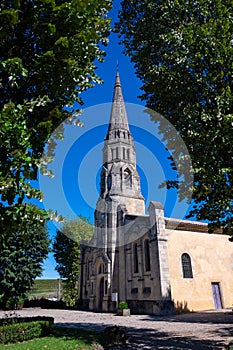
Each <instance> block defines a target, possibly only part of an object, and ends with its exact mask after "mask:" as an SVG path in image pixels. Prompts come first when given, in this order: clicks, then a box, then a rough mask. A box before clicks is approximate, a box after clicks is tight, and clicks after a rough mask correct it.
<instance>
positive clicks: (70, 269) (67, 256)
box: [53, 216, 93, 306]
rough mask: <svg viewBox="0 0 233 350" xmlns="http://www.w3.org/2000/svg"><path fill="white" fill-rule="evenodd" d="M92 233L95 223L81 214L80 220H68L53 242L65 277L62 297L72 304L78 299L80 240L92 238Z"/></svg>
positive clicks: (60, 270) (55, 255)
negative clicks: (92, 223) (91, 222)
mask: <svg viewBox="0 0 233 350" xmlns="http://www.w3.org/2000/svg"><path fill="white" fill-rule="evenodd" d="M92 235H93V225H91V224H90V223H89V222H88V221H87V219H86V218H84V217H82V216H79V218H78V220H71V221H68V222H67V223H65V224H64V225H63V227H62V229H61V231H57V234H56V238H55V241H54V243H53V252H54V257H55V260H56V263H57V266H56V270H57V271H58V273H59V275H60V276H61V278H63V279H65V281H63V291H62V297H63V298H64V300H65V301H66V303H67V304H68V305H70V306H74V305H75V304H76V302H77V299H78V278H79V263H80V261H79V259H80V241H81V240H84V239H86V240H90V238H91V237H92Z"/></svg>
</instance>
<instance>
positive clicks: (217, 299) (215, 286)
mask: <svg viewBox="0 0 233 350" xmlns="http://www.w3.org/2000/svg"><path fill="white" fill-rule="evenodd" d="M211 286H212V293H213V298H214V306H215V309H222V300H221V293H220V286H219V283H217V282H216V283H215V282H212V283H211Z"/></svg>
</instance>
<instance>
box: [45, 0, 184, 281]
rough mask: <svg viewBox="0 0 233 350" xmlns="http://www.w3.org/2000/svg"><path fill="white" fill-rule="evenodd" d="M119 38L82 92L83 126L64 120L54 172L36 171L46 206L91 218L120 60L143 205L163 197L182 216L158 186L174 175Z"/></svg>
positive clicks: (51, 271) (50, 270) (169, 211)
mask: <svg viewBox="0 0 233 350" xmlns="http://www.w3.org/2000/svg"><path fill="white" fill-rule="evenodd" d="M119 8H120V1H119V0H115V1H114V2H113V9H112V11H111V12H110V14H109V17H111V18H112V19H113V22H115V21H116V20H117V12H118V10H119ZM118 41H119V39H118V36H117V35H116V34H114V33H111V35H110V37H109V45H108V47H107V48H106V53H107V56H106V59H105V62H104V63H102V64H98V69H97V71H96V72H97V74H98V75H99V76H100V77H101V78H102V79H103V80H104V84H103V85H97V86H95V87H94V88H92V89H90V90H88V91H87V92H85V93H84V94H83V95H82V98H83V102H84V106H82V109H83V113H82V115H81V117H80V118H81V119H82V121H83V122H84V127H83V128H79V127H72V126H66V128H65V140H64V141H62V142H60V143H59V144H58V147H57V149H56V156H55V160H54V162H53V164H52V165H51V169H52V170H53V172H54V173H55V177H54V178H53V179H49V178H47V177H45V176H41V177H40V181H39V183H40V187H41V189H42V190H43V191H44V192H45V200H44V203H43V204H44V207H45V208H46V209H49V208H50V209H53V210H57V211H58V213H59V214H61V215H63V216H65V217H66V218H67V219H74V218H75V216H76V215H79V214H82V215H83V216H86V217H89V218H90V219H91V220H92V221H93V214H94V209H95V203H96V201H97V199H98V188H99V174H100V168H101V161H102V147H103V140H104V136H105V135H106V132H107V124H108V121H109V116H110V107H111V100H112V95H113V86H114V81H115V73H116V65H117V62H118V66H119V72H120V78H121V85H122V89H123V95H124V100H125V102H126V108H127V113H128V119H129V123H130V129H131V133H132V135H133V137H134V140H135V147H136V152H137V164H138V171H139V175H140V177H141V185H142V192H143V195H144V197H145V200H146V206H148V204H149V201H150V200H154V201H161V202H162V203H163V204H164V206H165V215H166V216H172V217H179V218H183V217H184V216H185V213H186V210H187V205H185V204H184V203H181V204H180V203H179V202H178V200H177V195H176V191H174V190H171V191H169V193H168V192H167V191H166V190H165V189H162V190H159V189H158V186H159V184H160V183H161V182H162V181H163V180H165V179H167V178H171V177H174V176H175V175H174V173H173V171H172V170H171V167H170V164H169V161H168V159H167V157H168V155H169V154H168V153H166V150H165V145H164V144H163V143H162V142H161V139H160V136H159V135H158V133H157V129H156V126H155V124H154V123H152V122H150V118H149V116H148V115H146V114H145V113H144V109H145V108H144V106H143V103H142V102H141V100H140V99H139V98H138V97H137V96H139V95H140V94H141V93H142V92H141V90H140V86H141V83H140V81H139V80H138V79H137V77H136V76H135V73H134V68H133V64H132V63H131V62H130V59H129V58H128V57H126V56H124V55H123V54H122V50H123V48H122V47H121V46H119V44H118ZM57 227H59V226H56V225H54V224H52V223H50V224H49V232H50V236H51V238H53V237H54V234H55V231H56V228H57ZM55 265H56V263H55V260H54V258H53V256H52V254H50V255H49V257H48V259H47V260H46V261H45V263H44V273H43V275H42V278H58V277H59V276H58V274H57V273H56V271H55Z"/></svg>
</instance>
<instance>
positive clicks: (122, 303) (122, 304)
mask: <svg viewBox="0 0 233 350" xmlns="http://www.w3.org/2000/svg"><path fill="white" fill-rule="evenodd" d="M118 309H120V310H123V309H128V304H127V302H126V301H120V302H119V304H118Z"/></svg>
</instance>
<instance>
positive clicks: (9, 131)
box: [0, 0, 111, 225]
mask: <svg viewBox="0 0 233 350" xmlns="http://www.w3.org/2000/svg"><path fill="white" fill-rule="evenodd" d="M110 7H111V1H110V0H98V1H97V0H92V1H80V0H70V1H63V0H56V1H55V0H35V1H30V0H16V1H12V0H2V1H1V4H0V23H1V25H0V38H1V40H0V58H1V63H0V82H1V84H0V89H1V93H0V162H1V170H0V199H1V200H2V203H1V204H0V218H3V217H4V216H5V213H6V211H5V208H4V207H5V206H8V211H11V213H12V218H15V219H16V220H17V224H18V225H20V222H21V218H20V217H19V216H18V215H17V211H18V210H20V209H19V208H20V207H22V203H23V201H24V199H25V198H37V199H40V200H41V197H42V194H41V193H40V191H39V190H37V189H36V188H34V187H33V186H32V183H31V180H35V179H37V171H38V168H41V170H42V171H44V172H46V164H45V163H46V162H48V161H49V160H50V159H51V158H52V157H53V152H54V147H55V144H56V140H55V139H53V140H52V141H51V142H50V145H51V148H50V149H49V153H48V155H47V158H44V159H43V162H41V156H42V153H43V150H44V146H45V143H46V141H47V140H48V138H49V136H50V135H51V134H52V133H53V131H54V130H55V129H56V127H57V126H58V125H59V124H60V123H61V122H63V121H64V120H66V119H67V118H68V117H70V119H72V118H73V117H75V107H74V105H75V103H82V101H81V98H80V93H81V92H82V91H84V90H86V89H88V88H90V87H92V86H93V85H94V84H95V83H99V82H101V81H100V79H99V78H98V77H97V75H96V74H95V72H94V70H95V68H96V67H95V64H94V61H95V60H98V61H103V57H104V51H103V50H102V49H100V45H102V44H104V45H105V44H106V43H107V39H106V37H107V35H108V30H109V19H107V18H106V15H107V12H108V10H109V9H110ZM65 107H67V108H65ZM55 137H57V138H59V137H60V138H61V137H62V129H60V131H59V132H58V133H57V135H55ZM43 213H44V215H45V218H46V219H48V215H47V214H46V213H45V212H43V211H41V215H42V214H43ZM13 214H14V215H13ZM10 225H11V224H10Z"/></svg>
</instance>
